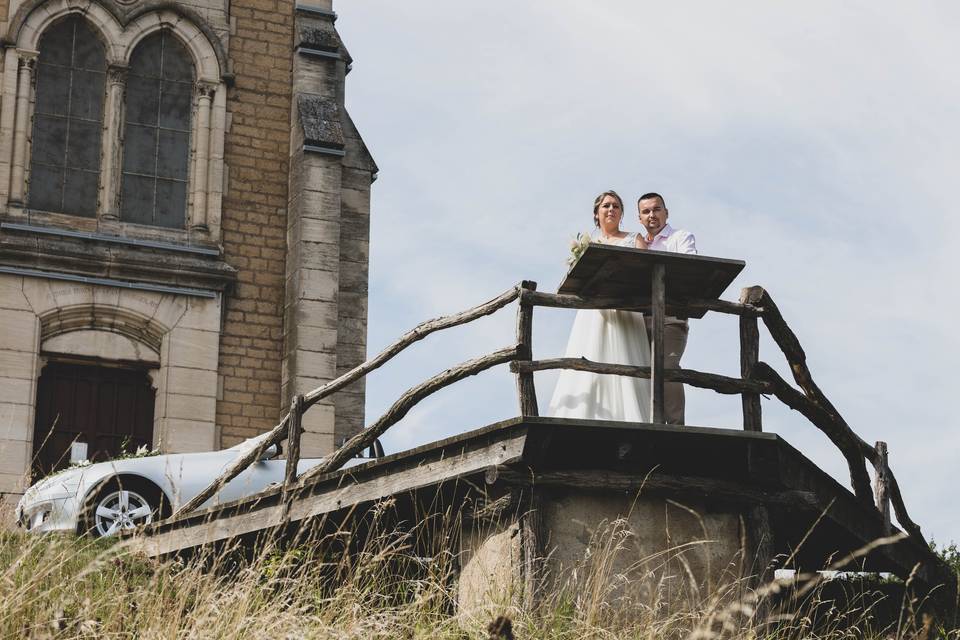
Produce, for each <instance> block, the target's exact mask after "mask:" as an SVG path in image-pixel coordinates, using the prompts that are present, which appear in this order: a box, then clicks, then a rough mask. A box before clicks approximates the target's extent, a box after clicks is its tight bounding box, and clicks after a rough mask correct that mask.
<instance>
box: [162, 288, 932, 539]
mask: <svg viewBox="0 0 960 640" xmlns="http://www.w3.org/2000/svg"><path fill="white" fill-rule="evenodd" d="M654 285H656V279H654ZM536 287H537V285H536V283H534V282H528V281H524V282H521V283H519V284H518V285H517V286H515V287H513V288H511V289H509V290H507V291H505V292H504V293H502V294H500V295H499V296H497V297H496V298H494V299H492V300H490V301H488V302H486V303H484V304H482V305H479V306H477V307H474V308H472V309H468V310H466V311H463V312H461V313H458V314H454V315H450V316H444V317H441V318H436V319H433V320H428V321H427V322H423V323H421V324H419V325H417V326H416V327H415V328H414V329H412V330H410V331H408V332H407V333H405V334H404V335H403V336H401V337H400V339H399V340H397V341H396V342H394V343H393V344H391V345H390V346H388V347H387V348H386V349H384V350H383V351H381V352H380V353H379V354H377V355H376V356H375V357H373V358H371V359H370V360H368V361H366V362H364V363H363V364H361V365H360V366H358V367H356V368H355V369H352V370H351V371H349V372H347V373H345V374H343V375H342V376H340V377H338V378H336V379H335V380H332V381H330V382H328V383H326V384H324V385H322V386H320V387H318V388H316V389H314V390H313V391H310V392H308V393H306V394H303V395H297V396H295V397H294V399H293V401H292V402H291V406H290V411H289V412H288V413H287V415H285V416H284V417H283V419H282V420H281V421H280V423H279V424H277V426H276V427H274V428H273V429H272V430H271V431H269V432H268V433H267V434H265V436H263V437H262V439H261V441H260V442H259V443H258V444H257V446H256V447H254V448H252V449H251V450H249V451H248V452H246V453H245V454H244V455H243V456H241V457H240V458H239V459H238V460H236V462H235V463H234V464H233V465H231V466H230V467H229V468H228V469H227V470H226V471H225V472H224V473H223V474H222V475H221V476H220V477H218V478H217V479H216V480H215V481H214V482H212V483H211V484H210V485H209V486H208V487H206V488H205V489H204V490H203V491H201V492H200V493H199V494H197V496H195V497H194V498H193V499H192V500H190V501H189V502H187V503H185V504H184V505H182V506H181V507H180V508H179V509H178V510H177V511H176V513H174V514H173V515H174V517H176V516H180V515H182V514H185V513H190V512H192V511H194V510H195V509H197V508H198V507H200V506H201V505H202V504H203V503H205V502H206V501H207V500H208V499H210V498H211V497H212V496H213V495H215V494H216V493H217V492H218V491H219V490H220V489H222V488H223V486H224V485H225V484H226V483H227V482H229V481H230V480H232V479H233V478H235V477H236V476H237V475H238V474H239V473H240V472H242V471H243V470H244V469H245V468H246V467H248V466H249V465H250V464H251V463H253V462H254V461H256V460H259V459H261V458H262V457H263V455H264V454H265V452H266V451H267V449H269V448H270V447H271V446H274V445H276V444H279V443H280V442H281V441H283V440H285V439H286V440H287V441H288V443H289V444H288V459H287V466H286V473H285V477H284V487H283V493H284V497H285V498H287V496H288V495H293V493H294V492H295V490H296V488H297V487H302V486H303V485H304V483H306V482H308V481H310V480H311V479H312V478H316V477H317V476H320V475H322V474H325V473H329V472H331V471H334V470H336V469H339V468H340V467H341V466H343V464H344V463H345V462H347V461H348V460H349V459H350V458H352V457H353V456H354V455H356V454H357V453H358V452H359V451H361V450H363V449H364V448H366V447H369V446H370V445H371V444H373V442H374V441H375V440H376V439H377V438H378V437H380V436H381V435H382V434H383V433H384V432H385V431H386V430H387V429H389V428H390V427H391V426H393V425H394V424H396V422H398V421H399V420H400V419H401V418H403V416H404V415H406V414H407V412H408V411H409V410H410V409H411V408H412V407H413V406H414V405H416V404H417V403H418V402H420V401H421V400H422V399H424V398H426V397H427V396H429V395H430V394H432V393H434V392H436V391H437V390H439V389H442V388H443V387H446V386H448V385H451V384H453V383H455V382H457V381H459V380H462V379H464V378H467V377H469V376H472V375H475V374H477V373H479V372H481V371H484V370H486V369H489V368H491V367H494V366H497V365H500V364H505V363H510V369H511V371H512V372H513V373H515V374H516V383H517V396H518V401H519V405H520V414H521V415H522V416H536V415H539V409H538V406H537V397H536V389H535V387H534V383H533V374H534V372H536V371H545V370H549V369H575V370H579V371H589V372H592V373H597V374H606V375H620V376H629V377H635V378H647V379H650V378H652V377H654V376H657V377H661V379H663V380H665V381H671V382H681V383H684V384H688V385H691V386H694V387H699V388H703V389H711V390H713V391H715V392H717V393H722V394H740V395H741V397H742V404H743V428H744V429H745V430H748V431H761V430H762V423H761V410H760V396H761V395H773V396H775V397H776V398H777V399H779V400H780V401H781V402H783V403H784V404H785V405H787V406H788V407H790V408H791V409H793V410H795V411H797V412H799V413H800V414H802V415H803V416H804V417H806V418H807V419H808V420H809V421H810V422H811V423H812V424H813V425H814V426H815V427H817V428H818V429H820V431H822V432H823V433H824V434H825V435H826V436H827V437H828V438H829V439H830V441H831V442H833V444H834V445H836V447H837V448H838V449H839V450H840V452H841V453H842V454H843V456H844V457H845V458H846V461H847V466H848V468H849V471H850V481H851V486H852V487H853V490H854V494H855V495H856V496H857V498H858V499H860V500H861V501H862V502H864V503H869V504H871V505H872V504H874V499H876V506H877V508H878V509H879V511H880V513H881V515H882V516H883V517H884V518H885V522H886V523H887V525H886V526H887V527H889V506H890V505H891V504H892V506H893V510H894V513H895V514H896V517H897V521H898V522H899V523H900V525H901V526H902V527H903V528H904V529H905V530H906V531H907V532H908V533H909V535H910V536H911V537H912V538H913V539H914V540H916V541H917V542H918V543H919V544H921V545H923V546H924V547H926V540H925V539H924V537H923V535H922V533H921V531H920V528H919V526H917V524H916V523H914V522H913V520H911V518H910V516H909V514H908V512H907V509H906V506H905V505H904V503H903V498H902V496H901V494H900V488H899V486H898V484H897V480H896V477H895V476H894V475H893V472H892V471H891V470H890V468H889V466H887V449H886V445H885V444H884V443H879V442H878V443H877V445H878V446H877V447H873V446H871V445H870V444H868V443H867V442H866V441H864V440H863V439H862V438H860V437H859V436H858V435H857V434H856V433H855V432H854V431H853V430H852V429H851V428H850V426H849V425H848V424H847V422H846V421H845V420H844V419H843V417H842V416H841V415H840V413H839V411H837V409H836V407H834V406H833V404H832V403H831V402H830V401H829V400H828V399H827V398H826V396H825V395H824V394H823V392H822V391H821V390H820V388H819V387H818V386H817V385H816V383H815V382H814V380H813V376H812V375H811V373H810V370H809V368H808V367H807V364H806V354H805V353H804V351H803V348H802V347H801V346H800V341H799V340H798V339H797V337H796V335H795V334H794V333H793V331H792V330H791V329H790V327H789V326H788V325H787V323H786V321H785V320H784V318H783V316H782V315H781V313H780V310H779V309H778V308H777V305H776V304H775V303H774V302H773V299H772V298H771V297H770V295H769V294H768V293H767V292H766V291H765V290H764V289H763V288H761V287H748V288H746V289H743V291H742V293H741V296H740V302H739V303H737V302H728V301H724V300H699V299H686V300H683V301H682V302H679V303H678V302H676V301H674V302H673V303H667V304H666V305H665V307H664V308H663V309H662V310H660V313H655V314H654V315H655V316H660V317H661V318H662V316H663V315H664V314H669V315H673V316H679V317H687V316H690V315H694V314H696V313H702V312H705V311H714V312H717V313H725V314H730V315H736V316H739V317H740V372H741V376H742V377H740V378H732V377H728V376H722V375H717V374H713V373H705V372H702V371H695V370H693V369H664V370H663V371H662V372H661V371H653V370H652V367H649V366H629V365H621V364H609V363H601V362H593V361H590V360H587V359H584V358H553V359H547V360H534V359H533V350H532V336H533V309H534V307H538V306H541V307H557V308H566V309H628V310H635V311H646V312H649V311H650V309H651V299H650V298H636V297H630V298H599V297H597V298H588V297H581V296H576V295H565V294H551V293H543V292H538V291H537V290H536ZM655 297H656V296H655ZM660 298H661V299H662V296H661V297H660ZM514 300H519V304H518V310H517V323H516V344H515V345H514V346H512V347H508V348H504V349H500V350H498V351H495V352H493V353H491V354H488V355H485V356H481V357H478V358H475V359H473V360H469V361H467V362H464V363H462V364H460V365H457V366H455V367H452V368H450V369H447V370H446V371H444V372H442V373H440V374H438V375H436V376H434V377H432V378H430V379H429V380H427V381H425V382H422V383H420V384H418V385H416V386H414V387H412V388H410V389H409V390H407V391H406V392H405V393H404V394H403V395H402V396H400V398H399V399H398V400H397V401H396V402H395V403H394V404H393V405H392V406H391V407H390V408H389V409H388V410H387V412H386V413H384V414H383V416H381V417H380V418H379V419H378V420H377V421H376V422H374V423H373V424H372V425H370V426H369V427H368V428H366V429H364V430H363V431H361V432H360V433H358V434H357V435H355V436H353V437H352V438H350V439H349V440H348V441H347V442H346V443H344V444H343V445H342V446H341V447H340V448H339V449H337V450H336V451H334V452H333V454H331V455H330V457H329V458H327V459H326V460H325V461H324V462H323V463H322V464H320V465H318V466H316V467H313V468H312V469H310V470H308V471H306V472H305V473H303V474H302V475H300V476H299V477H298V475H297V463H298V461H299V452H300V447H299V444H300V442H299V441H300V437H301V436H302V434H303V429H302V426H301V418H302V416H303V413H304V412H305V411H307V410H308V409H309V408H310V407H311V406H313V405H314V404H316V403H317V402H318V401H320V400H322V399H323V398H326V397H328V396H329V395H331V394H332V393H334V392H336V391H338V390H340V389H342V388H344V387H346V386H347V385H349V384H351V383H353V382H355V381H357V380H359V379H360V378H362V377H364V376H366V375H367V374H368V373H370V372H372V371H374V370H376V369H378V368H379V367H381V366H382V365H383V364H385V363H386V362H388V361H389V360H390V359H392V358H393V357H394V356H396V355H397V354H399V353H400V352H402V351H403V350H404V349H406V348H407V347H408V346H410V345H411V344H413V343H415V342H417V341H419V340H422V339H423V338H425V337H426V336H428V335H430V334H431V333H434V332H436V331H440V330H443V329H448V328H451V327H455V326H458V325H462V324H465V323H468V322H471V321H473V320H476V319H478V318H481V317H483V316H487V315H490V314H492V313H494V312H496V311H497V310H499V309H501V308H503V307H505V306H506V305H508V304H510V303H512V302H513V301H514ZM758 319H759V320H762V321H763V324H764V326H766V328H767V330H768V331H769V333H770V336H771V337H772V338H773V340H774V342H775V343H776V344H777V346H778V347H779V348H780V350H781V351H782V352H783V354H784V356H785V357H786V360H787V364H788V365H789V367H790V371H791V373H792V374H793V378H794V381H795V382H796V383H797V386H798V387H799V388H800V390H797V389H796V388H794V387H793V386H791V385H790V384H789V383H788V382H787V381H786V380H784V379H783V378H782V377H781V376H780V375H779V374H778V373H777V372H776V371H774V370H773V368H772V367H770V366H769V365H768V364H766V363H765V362H762V361H760V359H759V331H758ZM653 329H654V331H657V330H658V327H657V326H656V323H655V325H654V327H653ZM654 361H656V359H654ZM658 405H659V406H662V402H661V403H654V407H655V408H656V406H658ZM658 418H659V422H663V419H662V418H663V416H654V422H657V421H658ZM865 459H866V460H867V461H869V462H871V463H872V464H873V466H874V469H875V475H876V477H877V487H876V491H875V492H874V491H873V490H872V489H871V483H870V476H869V474H868V473H867V469H866V464H865V462H864V460H865ZM888 501H889V502H888Z"/></svg>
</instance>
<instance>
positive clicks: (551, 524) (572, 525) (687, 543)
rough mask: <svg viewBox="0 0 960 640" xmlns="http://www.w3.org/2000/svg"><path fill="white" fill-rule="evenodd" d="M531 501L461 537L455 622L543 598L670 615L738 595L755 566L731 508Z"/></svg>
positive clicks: (582, 499) (562, 495)
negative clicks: (533, 506) (533, 505)
mask: <svg viewBox="0 0 960 640" xmlns="http://www.w3.org/2000/svg"><path fill="white" fill-rule="evenodd" d="M536 502H537V503H538V504H539V514H537V515H534V514H533V513H532V512H529V511H528V512H526V513H521V514H519V516H516V515H515V516H511V517H509V518H507V519H506V520H505V521H504V522H503V523H501V524H496V525H493V524H477V525H476V526H475V529H474V530H472V531H469V532H466V533H464V534H463V535H462V536H461V567H462V571H461V573H460V576H459V580H458V589H457V604H458V606H459V609H460V614H461V615H463V616H467V617H469V618H471V619H476V620H490V619H492V618H493V617H496V616H497V615H501V614H503V613H504V612H505V611H509V610H511V609H515V608H519V607H527V606H536V605H538V604H541V603H543V601H544V599H546V600H547V601H551V600H554V599H559V600H560V601H563V600H566V601H569V602H573V601H576V602H578V605H579V606H578V609H579V610H581V611H583V610H593V611H596V612H597V614H598V615H602V616H604V617H608V618H609V617H614V618H618V619H622V620H628V621H629V620H637V619H640V618H645V617H649V616H651V615H653V616H655V615H656V612H658V611H662V610H665V605H666V604H667V603H669V607H668V609H669V611H670V614H671V615H673V614H676V613H677V612H678V611H680V610H683V609H684V608H687V607H689V608H690V609H693V608H696V607H699V606H700V605H701V603H702V602H703V601H704V599H705V598H707V597H711V596H715V595H720V594H738V593H739V592H740V590H741V589H742V587H744V586H745V585H746V582H745V580H744V578H746V577H747V576H748V575H750V573H751V569H752V567H753V565H754V563H753V559H754V554H753V553H751V552H750V550H749V549H746V548H745V547H746V546H747V543H746V541H747V540H749V539H750V538H751V536H750V535H749V532H748V531H746V529H745V527H746V524H745V522H746V519H745V518H744V517H743V515H742V514H741V513H740V512H739V511H736V510H726V511H719V512H718V511H715V510H708V509H707V508H706V507H705V506H704V505H703V504H696V503H692V504H681V503H679V502H676V501H674V500H670V499H664V498H656V497H644V496H629V495H624V494H623V493H622V492H620V493H619V494H617V493H613V492H609V493H608V492H597V491H588V490H581V489H576V488H569V489H567V488H564V489H553V490H550V491H541V492H539V495H538V496H537V500H536ZM534 527H535V528H536V529H537V531H536V532H535V533H534V532H533V531H531V529H532V528H534ZM537 539H539V540H540V541H541V542H539V543H535V542H533V541H534V540H537ZM531 546H536V547H538V548H537V549H532V548H530V547H531ZM551 604H552V603H551ZM548 606H549V605H548Z"/></svg>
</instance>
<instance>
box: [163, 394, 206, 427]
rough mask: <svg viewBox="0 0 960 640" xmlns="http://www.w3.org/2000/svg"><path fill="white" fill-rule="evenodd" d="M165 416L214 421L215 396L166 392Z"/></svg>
mask: <svg viewBox="0 0 960 640" xmlns="http://www.w3.org/2000/svg"><path fill="white" fill-rule="evenodd" d="M166 396H167V397H166V408H165V417H167V418H183V419H186V420H200V421H204V422H207V421H209V422H211V423H213V422H215V419H216V415H217V398H216V396H212V395H211V396H191V395H184V394H179V393H177V394H175V393H167V394H166Z"/></svg>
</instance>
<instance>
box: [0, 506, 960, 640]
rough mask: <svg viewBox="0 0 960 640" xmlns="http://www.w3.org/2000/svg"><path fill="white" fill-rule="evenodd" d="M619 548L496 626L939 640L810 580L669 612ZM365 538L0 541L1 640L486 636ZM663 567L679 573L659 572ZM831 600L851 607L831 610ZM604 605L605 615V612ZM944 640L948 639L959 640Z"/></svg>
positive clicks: (672, 596) (532, 632) (690, 601)
mask: <svg viewBox="0 0 960 640" xmlns="http://www.w3.org/2000/svg"><path fill="white" fill-rule="evenodd" d="M629 535H630V534H629V532H627V531H625V530H624V528H623V526H622V523H613V524H612V525H611V526H609V527H607V528H606V529H604V530H603V531H600V532H598V534H597V535H596V539H595V540H594V541H593V543H592V544H591V545H590V551H589V553H588V554H587V555H586V556H585V557H584V559H583V562H582V563H581V565H580V566H578V567H577V571H578V572H579V577H578V578H579V584H580V585H582V586H581V587H580V588H578V589H576V590H571V589H570V588H568V587H565V586H564V585H563V584H560V583H558V582H556V581H555V583H554V584H552V585H551V586H550V587H549V588H547V589H545V593H544V597H543V600H542V603H541V605H540V606H539V607H538V609H537V610H536V611H524V610H522V609H520V608H518V607H516V606H510V605H509V604H505V605H504V608H503V610H502V611H500V612H499V613H501V614H502V615H504V616H506V617H507V618H509V619H510V622H511V624H510V625H509V626H511V627H512V633H513V634H514V636H515V637H516V638H518V639H526V638H538V639H539V638H543V639H550V640H567V639H570V640H572V639H575V638H576V639H579V638H596V639H604V640H606V639H611V640H626V639H640V638H644V639H647V638H651V639H652V638H776V639H782V640H791V639H794V638H796V639H798V640H799V639H800V638H824V639H825V638H831V639H832V638H897V639H900V638H902V639H904V640H906V639H911V640H913V639H917V640H920V639H925V638H934V637H944V636H943V635H941V636H937V632H938V630H937V629H936V628H935V625H932V624H930V623H928V624H927V626H926V628H925V626H924V620H923V619H920V620H917V619H916V617H915V616H914V615H913V614H912V613H911V611H912V610H913V607H915V604H916V603H912V602H910V601H897V602H895V603H892V601H891V599H892V596H889V595H888V596H886V600H884V599H883V598H880V599H878V598H876V597H871V596H870V595H869V594H867V595H864V593H865V592H866V591H868V590H866V589H864V588H863V586H862V585H859V586H858V585H855V583H853V582H845V583H842V585H841V583H838V582H837V581H830V582H823V581H820V582H819V584H816V583H817V581H818V580H819V579H817V578H815V579H814V581H813V583H810V582H807V583H805V584H807V585H810V586H809V588H807V587H802V588H800V589H797V588H794V587H795V585H793V584H791V583H789V582H775V583H771V584H768V585H765V586H764V587H762V588H760V589H758V590H749V589H747V588H746V584H745V583H744V582H742V581H739V580H736V579H733V578H731V580H730V581H729V582H727V583H726V584H722V585H713V586H712V588H711V589H710V590H709V592H705V591H704V590H699V591H698V590H696V589H692V590H691V589H688V590H685V591H684V594H685V595H684V596H683V598H682V601H681V599H680V598H678V597H676V596H677V593H679V592H678V591H677V590H676V589H672V590H671V589H667V588H666V586H665V585H666V584H667V581H666V580H665V579H664V576H666V575H667V574H670V575H671V577H672V579H674V580H675V579H676V578H677V576H682V574H683V569H682V562H679V564H678V561H679V560H681V559H682V556H683V553H684V550H683V549H676V550H673V551H672V552H670V553H664V554H658V557H656V558H645V559H642V560H638V563H637V565H636V567H634V568H635V569H639V568H640V567H645V568H644V569H643V571H646V575H647V576H656V580H655V581H654V585H655V588H654V589H652V590H649V589H648V590H647V592H645V594H644V596H643V598H636V599H631V597H630V595H629V589H625V588H624V587H625V585H629V581H628V580H627V579H626V577H625V575H624V574H623V573H617V572H616V570H615V569H614V567H615V563H613V562H612V561H611V557H612V556H613V554H616V553H620V552H622V551H623V550H624V549H625V548H626V546H625V545H626V542H627V540H628V539H629ZM432 538H434V539H441V538H442V536H440V537H437V536H432ZM369 539H370V542H369V543H367V544H365V545H359V544H358V543H357V541H355V540H351V536H350V534H348V533H345V532H338V533H336V534H334V535H327V536H325V537H323V538H322V539H321V540H319V541H312V542H309V543H307V542H303V543H301V544H298V545H297V546H296V547H295V548H292V549H287V550H283V551H281V550H279V549H276V548H272V547H271V546H270V545H264V546H262V547H261V549H260V551H259V552H258V553H257V554H256V555H255V556H254V557H252V558H251V557H243V556H241V555H240V554H238V553H236V552H229V551H225V550H222V549H221V550H220V551H219V552H218V553H216V554H213V553H210V554H207V555H205V556H204V557H197V558H194V559H192V560H190V561H187V562H155V561H152V560H148V559H145V558H142V557H137V556H133V555H131V554H129V553H127V552H125V551H124V549H123V547H122V546H121V545H117V544H114V543H111V542H102V541H93V540H89V539H79V540H78V539H76V538H72V537H63V536H46V537H36V536H32V537H28V536H23V535H15V534H0V602H2V603H3V604H2V607H0V637H2V638H143V639H152V638H169V639H174V638H358V639H359V638H363V639H365V640H367V639H372V638H391V639H393V638H440V639H443V638H456V639H458V640H460V639H464V638H467V639H472V638H476V639H481V638H488V637H492V636H490V635H488V632H487V630H486V628H487V626H488V623H490V622H491V620H492V618H493V616H490V617H488V618H486V619H479V617H474V618H472V619H471V618H469V617H467V616H464V615H458V614H457V612H456V607H455V602H456V587H455V581H454V580H453V576H454V573H455V569H456V561H457V558H455V557H454V555H453V554H452V553H450V552H449V551H447V550H429V549H427V550H425V549H424V545H423V544H422V541H421V540H417V539H416V538H414V537H413V536H411V535H409V534H406V535H405V534H402V533H397V532H395V531H393V530H389V531H388V530H386V527H384V528H383V529H382V530H377V528H376V526H374V530H373V535H372V536H370V538H369ZM446 539H449V538H446ZM358 546H362V548H357V547H358ZM346 548H351V549H352V553H349V554H348V553H344V552H343V551H342V550H343V549H346ZM425 554H426V555H425ZM671 566H672V567H680V568H679V569H678V570H677V571H676V572H672V573H671V572H670V571H668V570H667V569H668V568H669V567H671ZM632 575H637V574H636V573H634V572H632ZM838 586H843V587H845V588H846V589H848V590H850V591H851V592H853V593H852V594H848V596H847V597H840V598H838V597H837V596H836V595H834V594H833V592H836V591H838V588H837V587H838ZM788 594H789V595H788ZM614 595H615V596H616V597H617V598H619V600H617V604H611V602H610V601H611V599H613V597H614ZM775 603H779V604H780V606H779V607H776V606H774V604H775ZM878 603H879V604H878ZM891 604H892V605H893V606H891ZM878 607H884V608H885V609H887V610H889V609H892V610H894V611H895V612H897V615H895V616H893V619H892V620H891V621H890V622H881V620H882V619H883V618H884V617H888V616H881V615H878V609H877V608H878ZM503 637H508V636H506V635H504V636H503ZM947 637H950V638H953V639H956V640H960V635H957V634H950V635H949V636H947Z"/></svg>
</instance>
